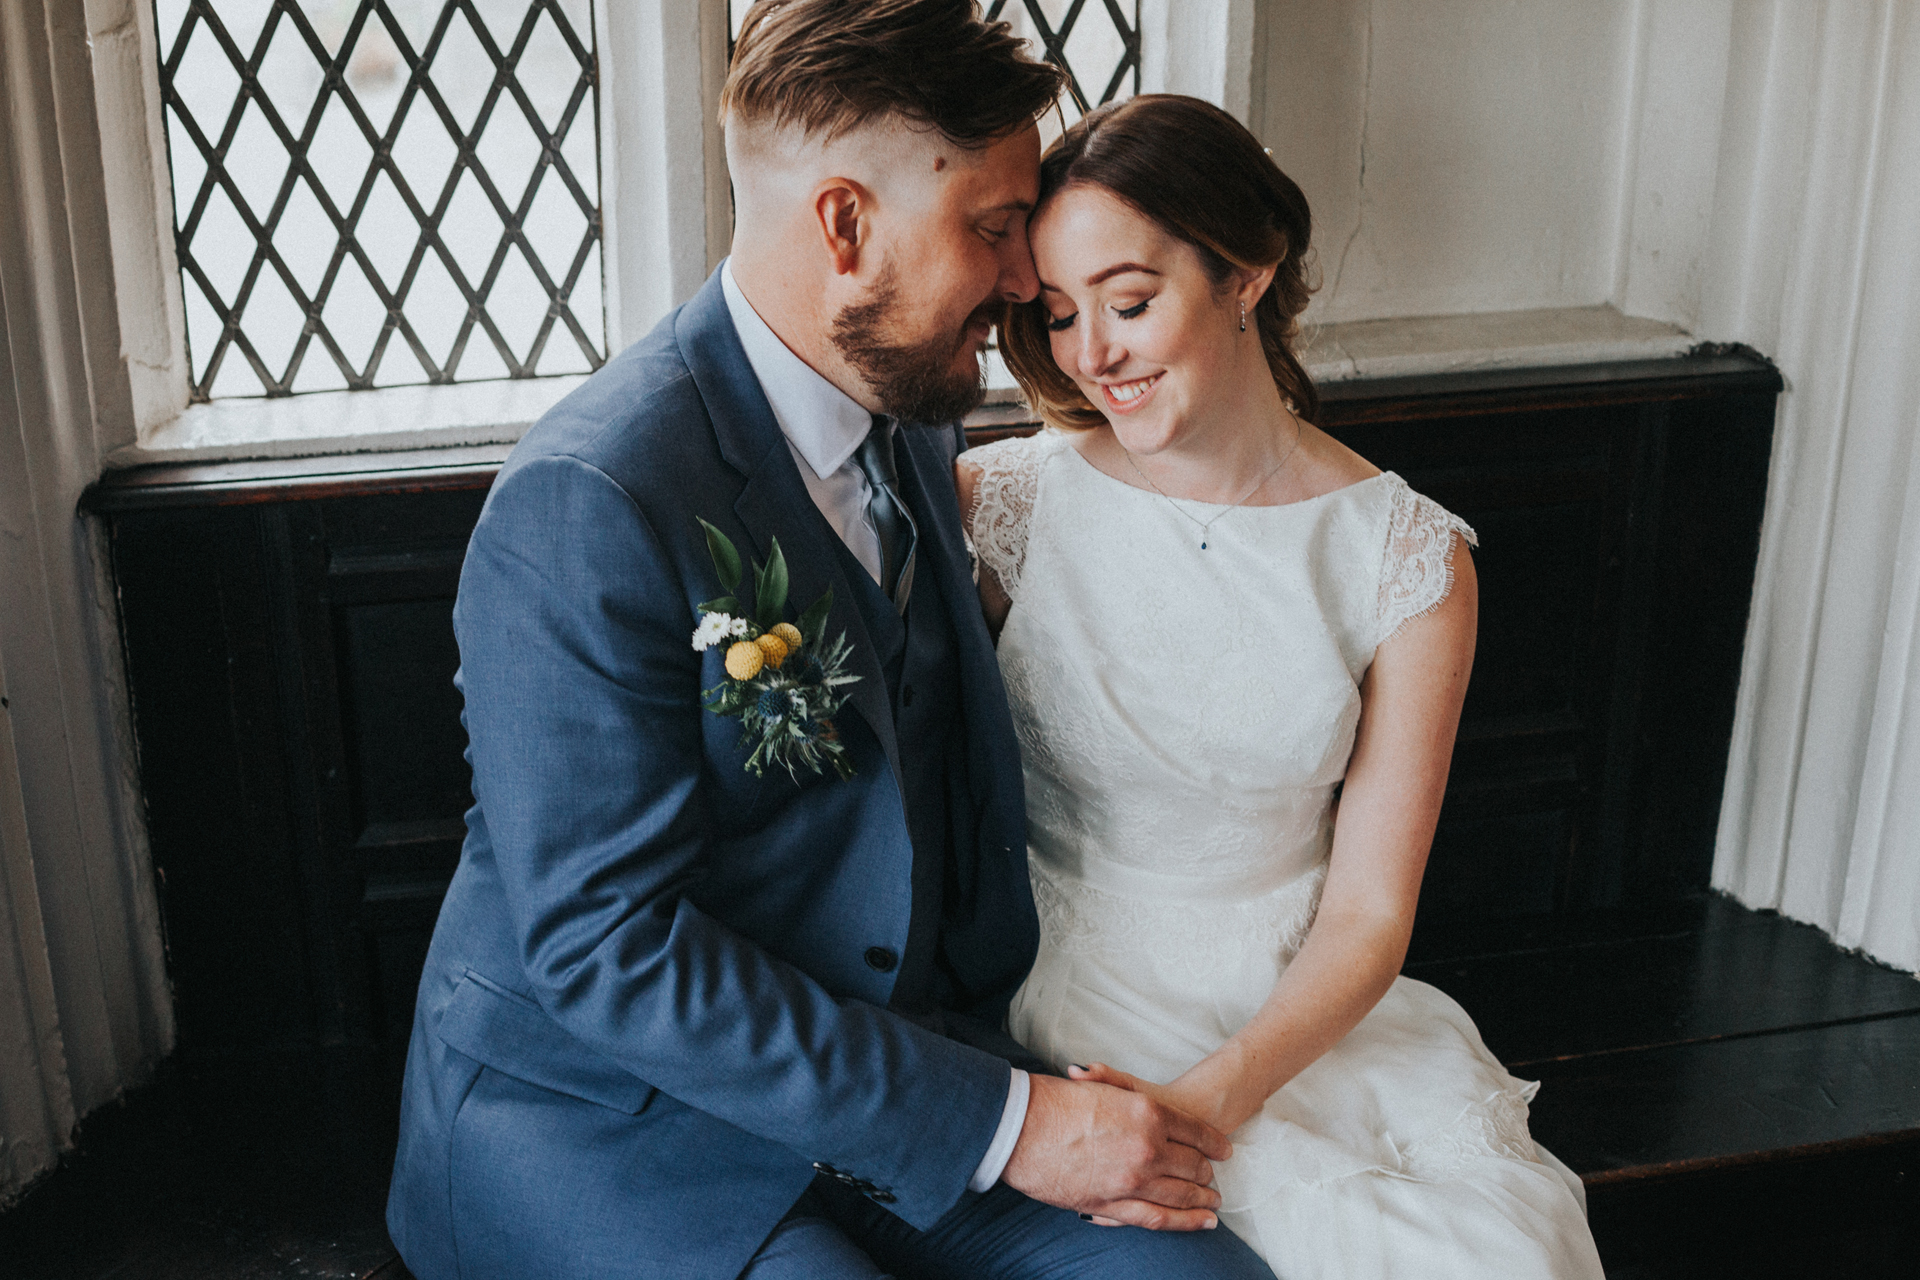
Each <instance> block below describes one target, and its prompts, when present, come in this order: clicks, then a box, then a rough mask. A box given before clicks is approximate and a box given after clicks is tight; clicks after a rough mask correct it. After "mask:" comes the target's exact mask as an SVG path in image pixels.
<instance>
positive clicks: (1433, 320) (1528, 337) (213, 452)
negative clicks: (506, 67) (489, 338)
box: [108, 306, 1695, 469]
mask: <svg viewBox="0 0 1920 1280" xmlns="http://www.w3.org/2000/svg"><path fill="white" fill-rule="evenodd" d="M1694 342H1695V339H1694V338H1693V337H1691V336H1690V335H1688V334H1687V333H1685V332H1684V331H1682V330H1680V329H1678V328H1676V327H1674V326H1673V325H1670V324H1665V323H1662V322H1661V321H1658V320H1646V319H1641V318H1638V317H1634V316H1624V315H1621V314H1620V313H1619V312H1618V311H1615V310H1614V309H1613V308H1612V307H1609V306H1599V307H1571V308H1561V309H1554V310H1543V311H1504V312H1496V313H1492V314H1486V315H1454V316H1420V317H1413V318H1409V319H1391V320H1348V321H1341V322H1338V323H1334V324H1326V325H1315V326H1309V328H1308V329H1307V333H1306V342H1305V344H1304V350H1303V355H1304V357H1305V361H1304V363H1305V364H1306V366H1307V371H1308V372H1309V373H1310V374H1312V376H1313V377H1314V379H1315V380H1316V381H1318V382H1350V381H1355V380H1360V379H1367V378H1388V377H1406V376H1410V375H1416V374H1432V373H1453V372H1463V371H1468V370H1475V369H1513V368H1529V367H1532V368H1544V367H1550V366H1554V365H1569V364H1595V363H1599V362H1602V361H1611V360H1645V359H1657V358H1662V357H1667V356H1677V355H1681V354H1684V353H1685V352H1686V351H1687V349H1688V348H1689V347H1691V346H1693V345H1694ZM584 380H585V379H584V377H583V376H575V377H563V378H539V379H533V380H529V381H524V382H509V381H501V382H473V383H463V384H460V385H458V386H452V387H392V388H387V389H383V390H380V391H328V392H321V393H317V394H313V395H301V396H290V397H287V398H285V399H277V400H264V399H246V400H220V401H215V402H214V403H212V404H203V405H193V406H191V407H189V408H188V409H187V410H186V411H185V412H184V413H182V414H181V415H180V416H179V417H177V418H175V419H174V420H173V421H172V422H169V423H167V424H166V425H164V426H162V427H160V428H159V429H158V430H156V431H154V432H152V433H151V434H150V435H149V437H148V438H147V439H146V440H145V441H143V442H141V443H140V444H138V445H131V446H128V447H126V448H123V449H119V450H116V451H115V452H114V453H113V455H112V456H111V457H109V458H108V466H109V468H110V469H119V468H123V467H130V466H140V465H147V464H153V463H186V462H225V461H234V460H240V459H252V458H303V457H316V456H320V455H327V454H352V453H393V452H402V451H409V450H418V449H431V448H453V447H461V446H472V445H490V444H511V443H512V442H513V441H515V440H518V439H519V438H520V435H521V433H522V432H524V431H525V430H526V429H527V428H528V427H529V426H531V425H532V424H533V422H534V421H535V420H536V419H538V418H539V417H540V415H541V414H543V413H545V412H546V411H547V409H548V408H550V407H551V406H552V405H553V404H554V403H556V402H557V401H558V400H560V398H561V397H563V396H565V395H566V394H567V393H568V392H570V391H572V390H573V389H574V388H575V387H577V386H579V385H580V384H581V383H582V382H583V381H584ZM988 386H989V392H988V397H987V399H988V407H987V409H985V410H983V413H984V414H988V415H990V416H991V417H993V418H995V419H1004V418H1006V417H1007V415H1008V413H1009V411H1010V407H1011V406H1013V405H1016V404H1018V402H1019V398H1020V397H1019V392H1018V390H1017V389H1015V388H1014V386H1013V383H1012V379H1011V378H1009V377H1008V376H1007V373H1006V370H1005V367H1004V366H1003V365H1002V364H1001V363H1000V360H999V357H998V355H997V353H989V360H988Z"/></svg>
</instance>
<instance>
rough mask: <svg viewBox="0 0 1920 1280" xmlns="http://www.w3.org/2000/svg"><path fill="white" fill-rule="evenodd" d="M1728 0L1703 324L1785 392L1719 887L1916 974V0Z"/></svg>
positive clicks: (1919, 116)
mask: <svg viewBox="0 0 1920 1280" xmlns="http://www.w3.org/2000/svg"><path fill="white" fill-rule="evenodd" d="M1663 7H1664V6H1663ZM1725 12H1726V13H1727V17H1728V25H1727V27H1726V28H1725V29H1726V30H1727V31H1728V33H1729V34H1728V38H1729V40H1730V44H1731V47H1730V49H1729V57H1728V59H1727V66H1728V73H1727V82H1726V93H1725V98H1724V109H1723V115H1722V124H1721V128H1720V148H1719V158H1718V175H1717V182H1716V186H1715V195H1714V204H1713V219H1712V225H1713V230H1712V234H1711V236H1710V237H1709V245H1710V247H1709V249H1708V256H1707V260H1706V262H1705V264H1704V266H1705V297H1704V306H1703V314H1702V317H1701V330H1702V331H1703V332H1704V333H1705V334H1707V335H1708V336H1712V337H1722V336H1724V337H1731V338H1737V339H1739V340H1742V341H1745V342H1749V343H1751V344H1752V345H1754V346H1755V347H1758V348H1759V349H1760V350H1762V351H1765V352H1767V353H1769V354H1771V355H1773V356H1774V357H1775V358H1776V359H1777V361H1778V362H1779V365H1780V368H1781V370H1782V372H1783V373H1784V374H1785V376H1786V379H1787V384H1788V391H1787V394H1786V395H1785V397H1784V398H1783V400H1782V403H1781V408H1780V416H1779V420H1778V427H1777V432H1776V437H1775V442H1774V457H1773V468H1772V473H1771V481H1770V488H1769V492H1768V497H1767V514H1766V520H1765V525H1764V528H1763V533H1762V542H1761V551H1760V564H1759V572H1758V576H1757V580H1756V588H1755V595H1754V603H1753V613H1752V617H1751V621H1750V623H1749V629H1748V635H1747V647H1746V658H1745V665H1744V667H1743V670H1742V675H1741V687H1740V697H1739V705H1738V712H1737V716H1736V719H1735V725H1734V738H1733V749H1732V755H1731V759H1730V762H1729V768H1728V775H1727V787H1726V794H1725V800H1724V802H1723V805H1722V810H1721V820H1720V832H1719V844H1718V849H1717V854H1716V859H1715V863H1714V872H1713V878H1714V884H1715V885H1716V886H1717V887H1719V888H1723V889H1726V890H1727V891H1729V892H1731V893H1732V894H1734V895H1735V896H1736V897H1737V898H1739V899H1740V900H1741V901H1743V902H1745V903H1748V904H1749V905H1752V906H1756V907H1770V908H1777V909H1778V910H1780V911H1781V912H1783V913H1785V914H1787V915H1789V916H1792V917H1794V918H1796V919H1800V920H1806V921H1810V922H1812V923H1814V924H1817V925H1819V926H1821V927H1822V928H1824V929H1826V930H1828V931H1829V932H1831V933H1832V934H1833V936H1834V937H1835V938H1836V939H1837V940H1838V941H1839V942H1840V943H1841V944H1842V945H1844V946H1848V947H1857V948H1860V949H1862V950H1863V951H1865V952H1866V953H1868V954H1870V955H1872V956H1875V957H1877V958H1879V959H1881V960H1884V961H1886V962H1888V963H1891V964H1894V965H1898V966H1900V967H1901V968H1905V969H1909V970H1913V969H1920V450H1917V449H1916V448H1915V438H1916V435H1920V3H1915V2H1914V0H1883V2H1882V3H1879V4H1867V3H1859V2H1858V0H1832V2H1830V3H1824V4H1811V3H1804V2H1802V0H1778V2H1776V3H1770V4H1763V3H1736V4H1733V5H1731V6H1728V7H1727V9H1726V10H1725Z"/></svg>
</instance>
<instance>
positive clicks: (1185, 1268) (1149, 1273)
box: [747, 1181, 1273, 1280]
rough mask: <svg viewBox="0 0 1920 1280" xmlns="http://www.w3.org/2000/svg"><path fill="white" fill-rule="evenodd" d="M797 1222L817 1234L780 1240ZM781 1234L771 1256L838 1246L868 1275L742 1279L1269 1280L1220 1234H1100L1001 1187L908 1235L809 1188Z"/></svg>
mask: <svg viewBox="0 0 1920 1280" xmlns="http://www.w3.org/2000/svg"><path fill="white" fill-rule="evenodd" d="M800 1221H807V1222H811V1223H815V1224H817V1226H816V1227H814V1228H810V1229H809V1232H808V1234H809V1236H810V1237H811V1238H810V1239H807V1240H803V1239H801V1238H799V1237H797V1236H796V1237H795V1238H793V1239H786V1240H783V1236H785V1235H786V1232H785V1230H784V1228H786V1227H787V1226H789V1225H790V1224H793V1223H796V1222H800ZM829 1223H830V1224H831V1226H832V1227H834V1228H837V1231H835V1232H832V1234H831V1237H830V1238H829V1237H828V1236H827V1235H826V1234H825V1233H826V1232H827V1230H828V1226H829ZM781 1225H782V1228H783V1230H782V1231H776V1232H775V1234H774V1237H773V1239H771V1240H769V1241H768V1245H769V1247H774V1246H778V1247H779V1248H780V1249H781V1250H782V1251H783V1252H786V1251H789V1250H792V1249H795V1248H798V1247H813V1248H820V1249H826V1248H829V1247H832V1245H834V1244H837V1243H840V1242H846V1243H850V1244H851V1245H853V1246H856V1247H857V1249H858V1253H859V1256H860V1258H861V1261H862V1262H863V1263H864V1264H865V1266H866V1267H868V1268H870V1269H866V1270H862V1269H859V1268H858V1267H846V1268H843V1269H841V1270H838V1271H835V1270H833V1269H832V1266H831V1265H830V1264H829V1265H826V1266H823V1268H822V1269H820V1270H817V1271H804V1270H798V1269H791V1270H785V1271H773V1270H769V1271H766V1272H764V1273H763V1272H762V1271H760V1270H759V1269H758V1268H759V1265H760V1263H759V1259H758V1258H756V1259H755V1263H754V1266H753V1267H750V1268H748V1271H747V1276H748V1277H750V1278H751V1280H775V1278H776V1277H777V1280H786V1278H787V1277H788V1276H794V1277H811V1276H815V1275H820V1276H825V1275H845V1276H857V1277H868V1276H882V1275H889V1274H890V1275H895V1276H899V1277H901V1278H902V1280H908V1278H911V1280H1096V1278H1097V1280H1273V1272H1272V1271H1270V1270H1268V1268H1267V1264H1266V1263H1264V1262H1262V1261H1260V1259H1259V1258H1258V1257H1257V1256H1255V1254H1254V1252H1253V1250H1251V1249H1249V1248H1248V1247H1247V1246H1246V1245H1245V1244H1244V1243H1242V1242H1241V1240H1240V1238H1239V1237H1238V1236H1236V1235H1234V1234H1233V1233H1232V1232H1231V1231H1228V1230H1227V1229H1226V1228H1225V1227H1221V1228H1219V1229H1218V1230H1214V1231H1193V1232H1171V1231H1145V1230H1141V1229H1140V1228H1138V1227H1100V1226H1095V1225H1094V1224H1092V1223H1090V1222H1083V1221H1081V1220H1080V1217H1079V1215H1077V1214H1074V1213H1071V1212H1069V1211H1068V1210H1065V1209H1056V1208H1054V1207H1053V1206H1051V1205H1045V1204H1041V1203H1040V1202H1039V1201H1037V1200H1029V1199H1028V1198H1027V1197H1025V1196H1023V1195H1021V1194H1020V1193H1019V1192H1017V1191H1015V1190H1013V1189H1012V1188H1010V1187H1007V1186H1005V1185H1004V1184H1003V1185H1000V1186H996V1187H995V1188H994V1189H993V1190H991V1191H989V1192H987V1193H985V1194H984V1195H973V1194H969V1195H966V1196H964V1197H962V1199H961V1201H960V1203H959V1204H958V1205H956V1206H954V1208H953V1210H952V1211H951V1212H949V1213H948V1214H947V1215H946V1216H945V1217H943V1218H941V1219H940V1221H939V1222H936V1223H935V1224H934V1225H933V1226H932V1227H930V1228H929V1229H927V1230H926V1231H916V1230H915V1229H914V1228H912V1227H910V1226H908V1225H907V1224H906V1223H905V1222H903V1221H901V1220H900V1219H899V1218H896V1217H894V1216H893V1215H892V1214H890V1213H888V1212H887V1211H886V1210H884V1209H882V1208H881V1207H880V1206H878V1205H876V1204H874V1203H872V1202H871V1201H869V1200H867V1199H865V1198H864V1197H862V1196H860V1195H858V1194H856V1193H854V1192H853V1191H850V1190H848V1189H846V1188H845V1187H842V1186H839V1185H838V1184H832V1183H826V1182H824V1181H822V1182H816V1183H815V1184H814V1186H813V1189H812V1190H810V1191H809V1192H808V1194H807V1197H806V1198H805V1199H804V1200H803V1201H802V1203H801V1205H800V1206H798V1207H797V1211H796V1213H795V1214H793V1215H789V1217H788V1220H787V1222H786V1223H783V1224H781ZM815 1232H818V1233H819V1234H815ZM762 1252H763V1254H764V1253H765V1250H763V1251H762ZM842 1256H843V1257H844V1256H845V1255H842Z"/></svg>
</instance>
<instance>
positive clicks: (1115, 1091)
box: [1000, 1064, 1233, 1231]
mask: <svg viewBox="0 0 1920 1280" xmlns="http://www.w3.org/2000/svg"><path fill="white" fill-rule="evenodd" d="M1069 1077H1070V1078H1069V1079H1066V1080H1061V1079H1058V1078H1057V1077H1053V1076H1042V1075H1037V1074H1036V1075H1034V1076H1033V1077H1032V1078H1031V1086H1032V1092H1031V1094H1030V1095H1029V1100H1028V1103H1027V1119H1026V1123H1025V1125H1023V1126H1022V1128H1021V1130H1020V1139H1019V1141H1018V1143H1016V1144H1015V1146H1014V1149H1013V1155H1012V1156H1011V1157H1009V1158H1008V1160H1007V1167H1006V1169H1005V1171H1004V1172H1003V1173H1002V1174H1001V1175H1000V1176H1001V1181H1003V1182H1005V1183H1006V1184H1007V1185H1008V1186H1010V1187H1012V1188H1014V1190H1016V1191H1019V1192H1022V1193H1023V1194H1025V1195H1028V1196H1031V1197H1032V1198H1033V1199H1035V1200H1039V1201H1042V1202H1044V1203H1046V1204H1051V1205H1057V1206H1059V1207H1061V1208H1065V1209H1073V1210H1075V1211H1076V1212H1078V1213H1079V1214H1080V1215H1081V1216H1082V1217H1084V1218H1089V1219H1090V1220H1092V1221H1094V1222H1097V1223H1100V1224H1101V1225H1103V1226H1136V1227H1146V1228H1148V1229H1149V1230H1154V1231H1204V1230H1209V1229H1211V1228H1213V1227H1217V1226H1219V1225H1220V1220H1219V1218H1218V1217H1217V1216H1216V1214H1215V1212H1214V1211H1215V1210H1217V1209H1218V1208H1219V1207H1220V1193H1219V1192H1218V1191H1215V1190H1214V1189H1213V1188H1212V1187H1211V1186H1210V1185H1208V1184H1209V1183H1211V1182H1212V1181H1213V1164H1212V1163H1211V1162H1212V1161H1215V1160H1225V1159H1227V1158H1228V1157H1229V1156H1231V1155H1232V1154H1233V1147H1232V1144H1231V1143H1229V1142H1228V1141H1227V1137H1226V1135H1225V1134H1223V1133H1222V1132H1220V1130H1218V1129H1216V1128H1214V1127H1213V1126H1212V1125H1211V1124H1208V1123H1207V1122H1205V1121H1203V1120H1199V1119H1196V1118H1195V1117H1194V1116H1192V1115H1190V1114H1188V1113H1187V1112H1186V1111H1183V1110H1179V1109H1177V1108H1176V1107H1174V1106H1172V1105H1169V1103H1168V1102H1166V1101H1163V1100H1161V1099H1160V1098H1158V1097H1155V1096H1153V1095H1154V1094H1156V1093H1159V1092H1160V1090H1159V1089H1158V1088H1156V1087H1155V1086H1152V1085H1148V1084H1146V1083H1145V1082H1143V1081H1140V1080H1138V1079H1136V1078H1135V1077H1133V1076H1130V1075H1127V1074H1126V1073H1125V1072H1122V1071H1115V1070H1113V1069H1112V1068H1110V1067H1106V1066H1102V1065H1100V1064H1095V1065H1094V1066H1092V1067H1090V1068H1089V1067H1077V1066H1076V1067H1073V1068H1070V1069H1069Z"/></svg>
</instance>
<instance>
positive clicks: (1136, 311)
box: [1047, 298, 1153, 333]
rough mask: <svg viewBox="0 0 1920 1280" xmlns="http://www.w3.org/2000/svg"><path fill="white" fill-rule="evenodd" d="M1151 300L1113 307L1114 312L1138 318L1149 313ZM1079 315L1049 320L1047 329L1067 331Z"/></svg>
mask: <svg viewBox="0 0 1920 1280" xmlns="http://www.w3.org/2000/svg"><path fill="white" fill-rule="evenodd" d="M1151 301H1153V299H1151V298H1144V299H1142V300H1141V301H1139V302H1136V303H1134V304H1133V305H1132V306H1130V307H1115V308H1114V309H1113V314H1115V315H1116V316H1119V317H1120V318H1121V319H1122V320H1137V319H1139V318H1140V317H1141V316H1143V315H1145V314H1146V313H1147V303H1149V302H1151ZM1079 316H1080V313H1079V312H1078V311H1076V312H1074V313H1073V314H1072V315H1066V316H1061V317H1059V318H1058V319H1053V320H1048V321H1047V330H1048V332H1050V333H1065V332H1066V331H1067V330H1069V329H1071V328H1073V322H1074V321H1075V320H1077V319H1078V318H1079Z"/></svg>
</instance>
